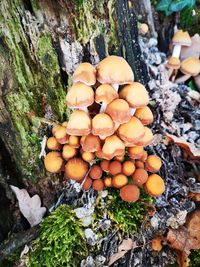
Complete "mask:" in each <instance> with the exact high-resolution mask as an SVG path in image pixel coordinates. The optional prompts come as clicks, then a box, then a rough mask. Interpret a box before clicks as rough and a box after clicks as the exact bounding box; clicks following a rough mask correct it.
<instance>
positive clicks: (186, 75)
mask: <svg viewBox="0 0 200 267" xmlns="http://www.w3.org/2000/svg"><path fill="white" fill-rule="evenodd" d="M190 77H191V75H188V74H185V75H183V76H182V77H180V78H178V79H176V80H175V83H183V82H185V81H187V80H188V79H189V78H190Z"/></svg>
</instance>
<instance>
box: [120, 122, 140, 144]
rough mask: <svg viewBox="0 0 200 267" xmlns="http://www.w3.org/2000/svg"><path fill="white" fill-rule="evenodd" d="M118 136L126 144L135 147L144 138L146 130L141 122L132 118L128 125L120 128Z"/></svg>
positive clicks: (122, 125) (125, 124)
mask: <svg viewBox="0 0 200 267" xmlns="http://www.w3.org/2000/svg"><path fill="white" fill-rule="evenodd" d="M117 134H118V135H119V137H120V138H121V139H122V140H123V141H124V142H126V143H130V144H132V145H131V146H133V145H134V144H136V143H137V142H138V141H139V140H140V139H141V138H142V137H143V136H144V134H145V129H144V126H143V125H142V123H141V121H140V120H138V119H137V118H136V117H132V118H131V119H130V120H129V121H128V122H127V123H124V124H121V125H120V126H119V128H118V130H117Z"/></svg>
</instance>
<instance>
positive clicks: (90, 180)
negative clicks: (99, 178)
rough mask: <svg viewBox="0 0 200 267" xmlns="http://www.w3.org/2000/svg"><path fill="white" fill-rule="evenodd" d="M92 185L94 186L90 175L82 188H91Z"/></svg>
mask: <svg viewBox="0 0 200 267" xmlns="http://www.w3.org/2000/svg"><path fill="white" fill-rule="evenodd" d="M91 186H92V179H91V178H90V177H87V178H86V179H85V181H84V182H83V184H82V189H83V190H88V189H90V187H91Z"/></svg>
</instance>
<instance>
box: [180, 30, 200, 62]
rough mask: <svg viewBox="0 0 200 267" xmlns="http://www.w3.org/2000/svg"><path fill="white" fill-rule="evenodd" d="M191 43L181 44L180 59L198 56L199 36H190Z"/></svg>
mask: <svg viewBox="0 0 200 267" xmlns="http://www.w3.org/2000/svg"><path fill="white" fill-rule="evenodd" d="M191 41H192V44H191V46H182V48H181V54H180V60H181V61H183V60H184V59H186V58H188V57H197V58H199V56H200V36H199V34H197V33H196V34H195V35H194V36H192V37H191Z"/></svg>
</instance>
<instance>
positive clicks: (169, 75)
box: [168, 68, 174, 80]
mask: <svg viewBox="0 0 200 267" xmlns="http://www.w3.org/2000/svg"><path fill="white" fill-rule="evenodd" d="M173 71H174V69H173V68H170V69H169V70H168V78H169V80H170V77H171V76H172V74H173Z"/></svg>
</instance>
